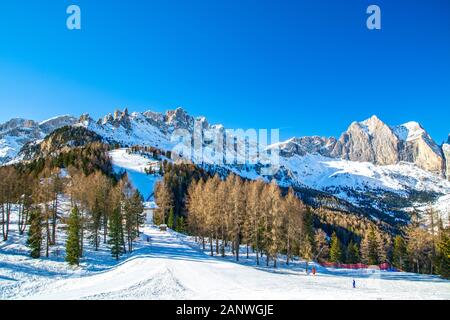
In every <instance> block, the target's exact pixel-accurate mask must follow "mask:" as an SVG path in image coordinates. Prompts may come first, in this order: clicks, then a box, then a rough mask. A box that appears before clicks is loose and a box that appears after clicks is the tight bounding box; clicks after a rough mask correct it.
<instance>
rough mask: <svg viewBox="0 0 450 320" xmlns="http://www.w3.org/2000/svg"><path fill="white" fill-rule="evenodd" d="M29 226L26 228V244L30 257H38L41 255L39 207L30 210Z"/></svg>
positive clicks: (40, 215) (40, 216) (40, 217)
mask: <svg viewBox="0 0 450 320" xmlns="http://www.w3.org/2000/svg"><path fill="white" fill-rule="evenodd" d="M29 219H30V220H29V221H30V228H29V230H28V240H27V244H28V246H29V247H30V249H31V253H30V255H31V257H32V258H33V259H38V258H40V256H41V247H42V221H43V219H42V213H41V210H40V209H39V208H36V209H34V210H33V211H31V214H30V218H29Z"/></svg>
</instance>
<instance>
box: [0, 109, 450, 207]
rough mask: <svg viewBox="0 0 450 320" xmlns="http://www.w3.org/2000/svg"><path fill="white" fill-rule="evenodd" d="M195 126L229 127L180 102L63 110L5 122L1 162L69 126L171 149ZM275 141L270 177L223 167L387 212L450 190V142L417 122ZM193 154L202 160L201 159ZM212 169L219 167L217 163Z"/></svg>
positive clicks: (370, 124) (372, 122)
mask: <svg viewBox="0 0 450 320" xmlns="http://www.w3.org/2000/svg"><path fill="white" fill-rule="evenodd" d="M197 124H200V126H201V128H203V129H209V128H220V129H221V130H222V131H221V132H224V128H223V126H220V125H215V126H211V125H210V124H209V123H208V122H207V120H206V119H205V118H203V117H200V118H194V117H193V116H191V115H189V114H188V113H187V112H186V111H185V110H183V109H182V108H178V109H176V110H171V111H167V112H166V113H155V112H152V111H147V112H143V113H139V112H133V113H129V112H128V110H127V109H125V110H124V111H115V112H114V113H113V114H108V115H106V116H105V117H103V118H102V119H99V120H94V119H92V118H91V117H90V116H89V115H88V114H85V115H82V116H81V117H80V119H79V120H75V119H74V118H73V117H70V116H64V117H57V118H54V119H50V120H47V121H45V122H42V123H36V122H33V121H27V120H20V119H15V120H11V121H9V122H7V123H5V124H3V125H1V126H0V129H1V130H0V134H1V135H0V137H1V138H2V140H1V144H0V146H1V148H0V150H2V151H1V152H3V154H5V155H4V156H2V157H1V158H0V163H5V162H7V161H10V160H12V159H13V158H14V157H15V156H16V155H17V154H18V152H19V150H20V148H21V147H23V146H24V145H25V144H26V143H29V142H38V143H39V142H40V140H41V139H43V138H44V137H45V135H47V134H48V133H50V132H52V131H53V130H55V129H57V128H60V127H62V126H64V125H73V126H74V127H82V128H83V129H87V130H88V131H90V132H93V133H95V134H97V135H98V136H99V137H101V138H102V139H104V140H105V141H106V142H108V143H114V144H119V145H120V146H122V147H129V146H133V145H144V146H152V147H156V148H159V149H163V150H172V148H173V146H174V143H173V142H171V134H172V133H173V132H174V130H176V129H185V130H187V131H189V132H191V133H192V132H194V126H195V125H197ZM449 142H450V141H449ZM204 143H205V144H207V141H206V138H205V139H204ZM42 144H43V146H42V148H37V149H40V150H45V149H46V148H47V149H48V144H49V142H48V141H44V142H42ZM38 145H39V144H38ZM44 147H45V148H44ZM276 147H279V149H280V171H279V172H278V173H277V174H276V175H275V176H274V177H266V176H265V175H264V174H262V172H261V167H262V166H258V165H254V166H247V165H230V164H224V165H222V169H223V170H225V171H228V172H234V173H236V174H239V175H241V176H243V177H246V178H250V179H255V178H265V179H271V178H275V179H277V180H278V182H279V183H280V185H283V186H294V187H297V188H310V189H314V190H319V191H321V192H325V193H328V194H332V195H333V196H335V197H337V198H339V199H342V200H345V201H349V202H350V203H352V204H355V205H358V206H366V207H370V208H373V209H378V210H380V211H381V212H385V213H387V214H392V212H393V211H396V210H398V209H404V208H406V207H411V206H413V205H414V206H415V205H416V202H418V203H419V204H420V203H421V204H423V203H425V202H429V201H435V200H436V199H438V198H439V197H442V196H445V195H447V194H450V182H449V181H447V180H445V179H444V178H443V177H444V175H445V174H446V173H447V174H448V172H447V171H446V168H447V169H448V168H449V167H450V166H449V164H448V160H449V158H450V157H449V155H450V144H444V145H443V146H442V148H441V147H440V146H438V145H437V144H436V143H435V142H434V141H433V139H432V138H431V137H430V135H429V134H428V133H427V132H426V131H425V130H424V129H423V127H422V126H421V125H420V124H418V123H417V122H408V123H406V124H403V125H400V126H389V125H387V124H385V123H384V122H382V121H381V120H380V119H379V118H378V117H376V116H373V117H371V118H369V119H367V120H365V121H362V122H353V123H352V124H351V125H350V126H349V128H348V130H347V131H345V132H344V133H343V134H342V135H341V136H340V137H339V139H336V138H334V137H329V138H325V137H319V136H313V137H299V138H292V139H290V140H288V141H285V142H282V143H278V144H277V145H276ZM29 148H30V147H29V145H27V146H25V147H24V150H22V152H21V155H22V156H23V154H27V151H29V150H28V149H29ZM271 148H274V146H272V147H271ZM33 149H36V148H33ZM28 154H30V153H29V152H28ZM31 154H33V153H31ZM24 159H27V157H24ZM445 159H447V166H446V163H445ZM191 160H193V161H194V162H197V163H199V160H198V159H191ZM199 164H201V163H199ZM213 169H214V170H217V166H216V168H213ZM447 176H448V175H447ZM445 203H448V202H445ZM444 209H445V210H447V211H449V210H450V208H444Z"/></svg>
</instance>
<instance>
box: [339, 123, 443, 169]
mask: <svg viewBox="0 0 450 320" xmlns="http://www.w3.org/2000/svg"><path fill="white" fill-rule="evenodd" d="M331 156H332V157H336V158H342V159H345V160H351V161H358V162H371V163H374V164H377V165H391V164H396V163H398V162H399V161H406V162H411V163H414V164H416V165H417V166H418V167H420V168H422V169H424V170H426V171H429V172H432V173H435V174H438V175H441V176H443V175H444V168H445V165H444V157H443V153H442V150H441V149H440V147H439V146H438V145H437V144H436V143H435V142H434V141H433V139H432V138H431V137H430V136H429V135H428V133H427V132H426V131H425V130H424V129H423V128H422V127H421V126H420V124H418V123H416V122H409V123H406V124H403V125H400V126H397V127H390V126H388V125H387V124H385V123H384V122H382V121H381V120H380V119H378V118H377V117H376V116H373V117H371V118H370V119H367V120H365V121H363V122H354V123H352V124H351V125H350V127H349V128H348V130H347V131H346V132H344V133H343V134H342V135H341V137H340V138H339V140H338V141H337V142H336V145H335V146H334V148H333V150H332V152H331Z"/></svg>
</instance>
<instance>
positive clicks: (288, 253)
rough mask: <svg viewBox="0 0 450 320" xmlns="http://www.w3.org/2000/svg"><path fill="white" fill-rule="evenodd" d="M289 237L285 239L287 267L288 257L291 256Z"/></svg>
mask: <svg viewBox="0 0 450 320" xmlns="http://www.w3.org/2000/svg"><path fill="white" fill-rule="evenodd" d="M290 245H291V244H290V241H289V237H288V239H287V252H286V264H287V265H289V257H290V255H291V247H290Z"/></svg>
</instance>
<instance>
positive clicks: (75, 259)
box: [66, 207, 81, 265]
mask: <svg viewBox="0 0 450 320" xmlns="http://www.w3.org/2000/svg"><path fill="white" fill-rule="evenodd" d="M80 229H81V223H80V213H79V211H78V207H74V208H73V209H72V212H71V213H70V217H69V222H68V230H67V232H68V234H67V242H66V261H67V262H68V263H69V264H70V265H79V264H80V256H81V248H80V241H81V240H80Z"/></svg>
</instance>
